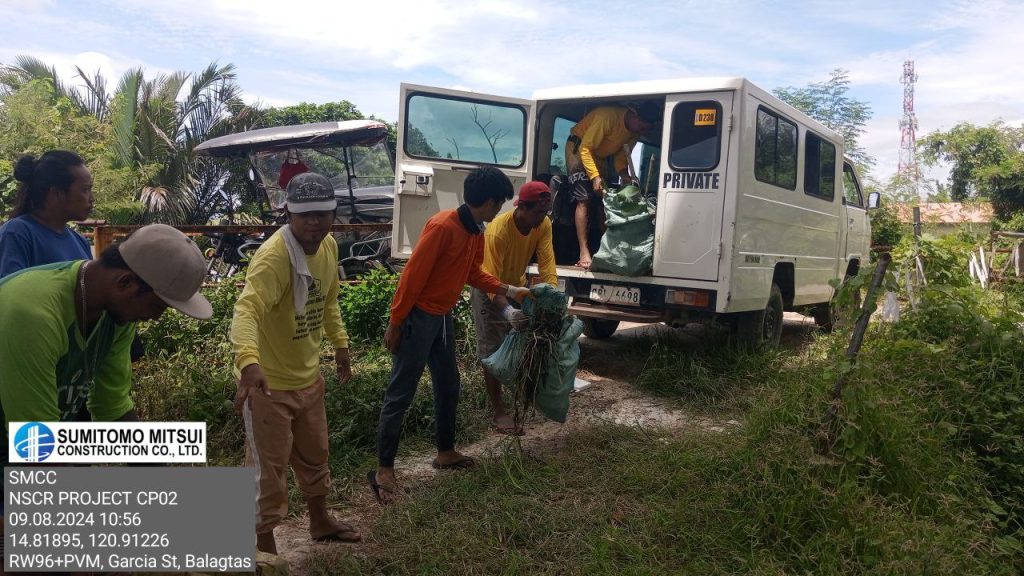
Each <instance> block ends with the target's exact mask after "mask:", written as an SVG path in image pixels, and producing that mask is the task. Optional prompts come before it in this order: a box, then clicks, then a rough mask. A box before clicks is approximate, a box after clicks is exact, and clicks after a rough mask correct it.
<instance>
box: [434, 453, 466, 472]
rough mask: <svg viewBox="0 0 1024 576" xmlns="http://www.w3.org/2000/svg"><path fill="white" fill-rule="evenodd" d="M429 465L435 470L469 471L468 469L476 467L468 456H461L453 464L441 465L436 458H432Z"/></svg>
mask: <svg viewBox="0 0 1024 576" xmlns="http://www.w3.org/2000/svg"><path fill="white" fill-rule="evenodd" d="M430 465H431V466H433V467H434V469H435V470H469V469H470V468H475V467H476V460H474V459H473V458H471V457H469V456H463V457H462V458H459V459H458V460H456V461H455V462H450V463H448V464H441V463H440V462H438V461H437V458H434V460H433V462H431V463H430Z"/></svg>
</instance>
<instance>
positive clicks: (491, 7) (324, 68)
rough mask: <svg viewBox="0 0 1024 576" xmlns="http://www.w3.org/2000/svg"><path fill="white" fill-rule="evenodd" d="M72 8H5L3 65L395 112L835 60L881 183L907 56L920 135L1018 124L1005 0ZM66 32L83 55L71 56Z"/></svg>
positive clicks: (765, 72)
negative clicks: (411, 91) (860, 106)
mask: <svg viewBox="0 0 1024 576" xmlns="http://www.w3.org/2000/svg"><path fill="white" fill-rule="evenodd" d="M59 6H63V8H61V9H60V10H56V9H54V8H55V7H59ZM78 6H80V5H78V4H73V3H71V2H68V3H67V4H56V3H54V2H53V1H52V0H37V1H31V2H25V1H22V2H20V3H18V5H17V6H12V5H11V4H0V18H3V19H4V20H5V21H9V22H11V23H12V26H13V27H14V28H16V29H17V30H20V31H21V32H20V36H12V35H9V36H8V38H9V41H8V42H6V44H7V46H6V47H0V62H8V61H10V58H11V57H12V56H13V55H14V54H16V53H28V54H32V55H35V56H38V57H40V58H43V59H44V60H47V61H51V62H54V63H55V64H56V65H57V66H58V68H59V69H60V70H61V71H62V72H63V71H65V70H70V65H71V64H78V65H80V66H82V68H83V69H85V70H87V71H90V72H91V70H92V69H93V68H96V67H99V68H100V69H101V70H103V71H104V72H107V71H108V70H109V71H110V74H111V76H112V77H113V78H116V77H117V76H118V75H119V74H121V73H122V72H123V71H124V70H126V69H128V68H130V67H134V66H140V65H141V66H143V67H144V68H145V69H146V71H147V73H148V74H152V73H156V72H159V71H166V70H169V69H184V70H192V69H196V68H198V67H200V66H202V65H204V64H205V63H206V62H209V61H212V60H217V61H220V62H222V63H223V62H229V61H230V62H235V63H236V64H237V65H238V72H239V78H240V83H241V85H242V86H243V87H244V88H245V89H246V91H247V95H246V97H247V99H249V101H254V100H259V101H261V102H263V103H264V104H268V105H282V104H288V103H295V102H298V101H303V100H305V101H314V102H323V101H329V100H341V99H346V100H350V101H352V102H353V103H355V104H357V105H358V106H359V108H360V109H361V110H362V111H363V112H365V113H373V114H377V115H378V116H382V117H385V118H391V119H394V118H397V105H398V97H399V95H398V85H399V82H402V81H407V82H412V83H418V84H434V85H441V86H462V87H469V88H471V89H473V90H476V91H480V92H485V93H499V94H505V95H509V96H519V97H528V96H529V94H530V93H531V92H532V91H533V90H534V89H536V88H544V87H551V86H564V85H570V84H582V83H600V82H616V81H629V80H652V79H659V78H669V77H684V76H727V75H745V76H748V77H750V78H752V79H753V80H754V81H755V82H757V83H758V84H761V85H762V86H763V87H764V88H768V89H771V88H775V87H778V86H786V85H795V86H800V85H804V84H806V83H808V82H812V81H820V80H824V79H826V78H827V77H828V73H829V71H830V70H832V69H833V68H837V67H841V68H846V69H848V70H849V72H850V80H851V82H852V85H851V95H852V96H854V97H856V98H860V99H862V100H868V101H869V102H870V104H871V106H872V108H873V111H874V114H875V118H874V119H873V120H872V121H871V122H870V123H869V124H868V126H867V128H868V132H867V133H866V134H865V135H864V137H863V140H862V143H863V145H864V146H865V148H866V149H867V151H868V152H869V153H870V154H872V155H874V156H875V157H876V158H877V160H878V163H877V167H876V169H875V172H876V173H877V174H876V176H878V177H879V178H880V179H884V178H886V177H887V176H888V175H889V174H891V173H892V172H894V171H895V169H896V164H897V160H898V152H899V150H898V146H899V128H898V124H897V122H898V119H899V116H900V114H901V111H902V87H901V86H900V84H899V79H900V75H901V71H902V64H903V61H904V60H906V59H913V60H915V62H916V67H917V71H918V74H919V81H918V84H917V92H916V104H917V107H916V111H917V115H918V120H919V134H921V135H923V134H926V133H928V132H930V131H933V130H937V129H945V128H949V127H951V126H952V125H953V124H955V123H956V122H960V121H971V122H975V123H979V124H985V123H988V122H990V121H992V120H994V119H996V118H1003V119H1004V120H1006V121H1008V122H1020V121H1021V119H1022V118H1024V62H1022V60H1021V58H1020V48H1021V41H1020V40H1019V37H1020V30H1024V3H1021V2H1017V1H1010V0H973V1H970V2H968V1H967V0H940V1H938V2H935V3H933V4H932V5H929V6H928V7H927V9H923V8H922V5H921V4H920V3H919V2H915V1H912V0H865V1H864V2H861V3H859V4H850V3H849V2H845V1H843V2H839V1H834V0H817V1H810V2H800V3H794V2H789V3H787V2H768V3H765V2H758V1H754V0H749V1H747V0H723V1H721V2H716V3H713V4H708V3H707V2H697V1H696V0H666V1H662V2H643V3H634V4H623V3H621V2H618V1H612V0H585V1H582V2H573V3H571V4H570V3H568V2H559V3H553V2H544V1H542V0H476V1H473V0H465V1H459V0H376V1H372V2H361V1H360V2H337V3H327V2H318V1H313V0H290V1H289V2H284V3H282V2H279V1H274V2H271V1H270V0H173V1H172V0H166V1H152V2H146V3H140V2H137V1H135V0H106V1H105V2H104V1H102V0H97V2H96V3H94V4H90V5H89V6H90V8H91V10H90V13H88V14H82V13H78V12H76V10H74V9H73V8H72V7H74V8H77V7H78ZM68 14H71V15H68ZM200 15H201V16H200ZM15 16H16V17H15ZM39 31H44V32H43V33H42V34H40V33H39ZM72 34H73V36H74V38H76V40H74V42H73V43H71V44H70V45H74V46H76V47H80V48H79V49H74V50H69V49H67V46H68V45H69V42H70V41H69V40H68V37H70V36H71V35H72ZM11 45H17V49H14V48H12V47H10V46H11ZM112 81H113V80H112Z"/></svg>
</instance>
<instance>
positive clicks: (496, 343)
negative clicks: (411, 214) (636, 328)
mask: <svg viewBox="0 0 1024 576" xmlns="http://www.w3.org/2000/svg"><path fill="white" fill-rule="evenodd" d="M515 204H516V208H515V210H512V211H511V212H505V213H504V214H501V215H500V216H498V217H497V218H495V219H494V220H493V221H492V222H491V223H490V225H489V226H487V229H486V230H485V231H484V263H483V266H481V268H482V269H483V271H484V272H487V273H488V274H490V275H492V276H495V277H497V278H498V280H501V281H502V282H504V283H505V284H509V285H511V286H525V285H526V267H527V266H528V265H529V264H530V261H531V260H532V259H533V257H534V256H536V257H537V267H538V268H539V269H540V277H541V281H542V282H546V283H548V284H550V285H552V286H555V285H557V284H558V276H556V274H555V254H554V250H553V248H552V245H551V220H549V219H548V217H547V216H548V212H550V211H551V189H550V188H548V185H547V184H545V183H543V182H541V181H539V180H534V181H532V182H527V183H526V184H523V186H522V187H521V188H519V197H518V198H517V199H516V201H515ZM470 302H471V303H472V305H473V322H474V323H475V324H476V338H477V344H476V347H477V355H478V356H479V357H480V359H481V360H483V359H484V358H486V357H488V356H490V355H491V354H493V353H494V352H495V350H497V349H498V348H499V347H500V346H501V343H502V342H503V341H504V340H505V336H506V335H507V334H508V333H509V330H511V329H512V327H513V324H516V323H518V322H522V321H523V318H524V317H523V313H522V312H521V311H520V310H519V309H518V308H515V307H513V306H512V304H511V303H510V302H509V300H508V298H506V297H505V296H503V295H502V294H500V293H497V294H494V295H493V297H492V296H489V295H488V294H486V293H484V292H483V291H482V290H479V289H476V288H474V289H473V294H472V297H471V300H470ZM484 382H485V383H486V385H487V396H488V398H489V399H490V402H491V408H492V409H493V410H494V427H495V428H496V429H497V430H498V431H499V432H504V433H506V434H512V433H514V434H521V433H522V430H519V429H517V428H516V427H515V424H514V423H513V422H512V419H511V418H510V417H509V416H508V414H507V413H506V411H505V404H504V402H502V399H501V383H500V382H498V380H497V378H495V377H494V376H491V375H490V374H489V373H488V372H487V370H486V369H484Z"/></svg>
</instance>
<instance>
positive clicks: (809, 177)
mask: <svg viewBox="0 0 1024 576" xmlns="http://www.w3.org/2000/svg"><path fill="white" fill-rule="evenodd" d="M804 193H805V194H807V195H808V196H817V197H818V198H822V199H824V200H829V201H831V200H833V199H834V198H835V196H836V146H835V144H833V143H831V142H829V141H828V140H824V139H823V138H821V137H820V136H818V135H816V134H814V133H812V132H808V133H807V150H806V151H805V152H804Z"/></svg>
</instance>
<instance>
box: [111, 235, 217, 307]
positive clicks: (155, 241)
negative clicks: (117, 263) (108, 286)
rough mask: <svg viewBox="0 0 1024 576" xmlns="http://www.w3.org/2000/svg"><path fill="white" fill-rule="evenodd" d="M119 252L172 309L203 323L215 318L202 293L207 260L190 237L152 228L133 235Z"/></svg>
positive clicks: (122, 244)
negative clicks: (212, 317) (200, 291)
mask: <svg viewBox="0 0 1024 576" xmlns="http://www.w3.org/2000/svg"><path fill="white" fill-rule="evenodd" d="M117 250H118V252H120V253H121V258H124V261H125V264H128V267H129V268H131V269H132V272H134V273H135V274H137V275H138V276H139V278H142V280H143V281H145V282H146V284H149V285H150V286H151V287H152V288H153V292H155V293H156V295H157V296H159V297H160V299H161V300H163V301H164V302H166V303H167V305H168V306H170V307H171V308H174V309H175V310H177V311H179V312H181V313H182V314H187V315H189V316H191V317H193V318H198V319H200V320H206V319H207V318H210V317H211V316H213V307H212V306H210V302H209V301H208V300H207V299H206V298H204V297H203V295H202V294H200V293H199V289H200V288H201V287H202V286H203V279H205V278H206V260H205V259H204V258H203V252H202V251H201V250H200V249H199V246H197V245H196V243H195V242H193V241H192V240H191V239H190V238H189V237H188V236H185V235H184V234H182V233H181V232H179V231H178V230H177V229H175V228H172V227H170V226H167V225H166V224H150V225H149V226H143V227H142V228H139V229H138V230H136V231H135V232H133V233H132V235H131V236H129V237H128V239H127V240H125V241H124V242H121V243H120V244H118V246H117Z"/></svg>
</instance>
